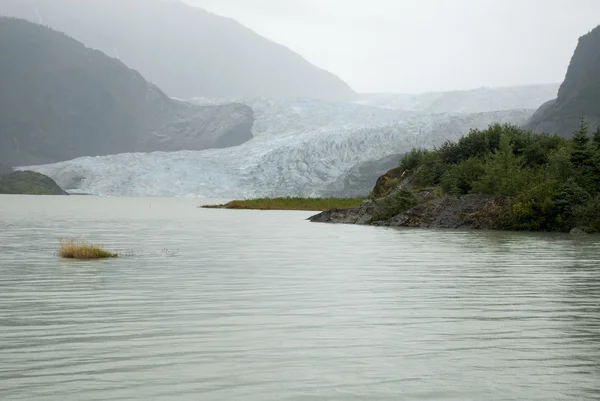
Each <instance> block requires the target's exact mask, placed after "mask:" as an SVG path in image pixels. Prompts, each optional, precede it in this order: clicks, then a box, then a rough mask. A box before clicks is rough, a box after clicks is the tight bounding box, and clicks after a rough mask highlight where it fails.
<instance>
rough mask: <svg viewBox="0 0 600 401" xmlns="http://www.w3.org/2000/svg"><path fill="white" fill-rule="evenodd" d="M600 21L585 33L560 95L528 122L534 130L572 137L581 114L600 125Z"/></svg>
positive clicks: (579, 41)
mask: <svg viewBox="0 0 600 401" xmlns="http://www.w3.org/2000/svg"><path fill="white" fill-rule="evenodd" d="M598 104H600V25H599V26H597V27H596V28H594V29H592V30H591V31H590V32H588V33H587V34H585V35H583V36H581V37H580V38H579V40H578V42H577V47H576V48H575V51H574V53H573V56H572V58H571V61H570V63H569V67H568V69H567V73H566V75H565V79H564V81H563V82H562V84H561V85H560V88H559V90H558V94H557V97H556V98H555V99H553V100H549V101H548V102H546V103H544V104H543V105H541V106H540V107H539V109H538V110H537V111H536V112H535V113H534V115H533V116H532V117H531V119H530V120H529V121H528V122H527V124H526V125H525V127H526V128H528V129H530V130H532V131H533V132H550V133H558V134H559V135H561V136H565V137H568V136H570V135H571V134H572V132H573V131H574V130H575V129H576V128H577V127H578V126H579V124H580V122H581V118H582V117H583V118H584V119H586V120H587V122H588V123H589V124H590V126H591V127H595V126H596V125H600V109H599V108H598Z"/></svg>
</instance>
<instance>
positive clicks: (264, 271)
mask: <svg viewBox="0 0 600 401" xmlns="http://www.w3.org/2000/svg"><path fill="white" fill-rule="evenodd" d="M149 202H151V203H152V208H151V209H150V208H146V207H142V206H143V205H146V204H147V203H149ZM196 203H197V200H181V199H177V200H173V199H152V200H148V199H126V198H104V199H102V198H91V197H71V198H60V197H57V198H48V197H2V196H0V361H1V363H0V399H11V400H20V399H23V400H25V399H26V400H142V399H144V400H148V399H152V400H197V399H202V400H231V399H244V400H308V399H319V400H320V399H327V400H365V399H368V400H397V399H407V400H482V399H485V400H569V399H572V400H597V399H600V362H599V361H600V280H599V277H600V261H599V257H598V255H599V253H598V251H599V250H600V241H599V240H598V238H597V237H593V236H590V237H573V236H568V235H554V234H525V233H505V232H470V231H451V230H401V229H400V230H399V229H388V228H372V227H356V226H336V225H322V224H313V223H307V222H306V221H304V219H305V218H306V217H307V216H309V215H310V214H309V213H302V212H253V211H227V210H206V209H197V208H196V207H195V206H196ZM136 205H141V206H140V207H136ZM61 237H77V238H83V239H88V240H92V241H96V242H100V243H102V244H104V245H105V246H106V247H107V248H109V249H111V250H117V251H121V252H122V251H124V250H127V251H129V253H128V254H127V255H126V257H122V258H119V259H115V260H110V261H100V262H72V261H71V262H64V261H61V260H59V259H58V258H57V257H56V255H55V247H56V243H57V240H58V238H61Z"/></svg>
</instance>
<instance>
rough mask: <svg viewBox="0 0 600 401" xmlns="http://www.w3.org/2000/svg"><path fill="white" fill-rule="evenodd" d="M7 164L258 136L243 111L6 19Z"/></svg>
mask: <svg viewBox="0 0 600 401" xmlns="http://www.w3.org/2000/svg"><path fill="white" fill-rule="evenodd" d="M0 60H1V61H0V160H3V161H4V162H5V163H8V164H10V165H24V164H39V163H51V162H56V161H61V160H68V159H73V158H76V157H79V156H95V155H107V154H112V153H121V152H146V151H154V150H163V151H173V150H183V149H191V150H194V149H195V150H199V149H205V148H209V147H217V148H218V147H226V146H233V145H238V144H240V143H243V142H245V141H247V140H249V139H250V138H252V133H251V128H252V123H253V116H252V110H251V109H250V108H249V107H247V106H243V105H239V104H230V105H222V106H194V105H191V104H188V103H184V102H179V101H176V100H173V99H171V98H169V97H168V96H166V95H165V94H164V93H163V92H162V91H161V90H160V89H159V88H157V87H156V86H155V85H153V84H151V83H149V82H147V81H146V80H145V79H144V78H143V77H142V76H141V75H140V74H139V73H138V72H136V71H134V70H131V69H129V68H128V67H127V66H126V65H124V64H123V63H121V62H120V61H119V60H116V59H114V58H110V57H108V56H106V55H105V54H103V53H102V52H100V51H97V50H93V49H89V48H87V47H85V46H84V45H83V44H81V43H79V42H77V41H76V40H74V39H72V38H69V37H68V36H66V35H65V34H63V33H60V32H57V31H53V30H51V29H49V28H46V27H43V26H41V25H37V24H33V23H29V22H26V21H24V20H19V19H14V18H6V17H0Z"/></svg>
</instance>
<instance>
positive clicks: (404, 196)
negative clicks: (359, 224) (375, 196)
mask: <svg viewBox="0 0 600 401" xmlns="http://www.w3.org/2000/svg"><path fill="white" fill-rule="evenodd" d="M417 203H418V202H417V199H416V198H415V196H414V195H413V194H412V192H410V191H407V190H405V189H399V190H398V191H396V192H394V193H392V194H391V195H389V196H387V197H385V198H383V199H381V200H380V201H378V202H377V209H376V211H375V213H374V214H373V218H372V219H371V222H374V221H381V220H387V219H391V218H392V217H394V216H396V215H398V214H400V213H402V212H405V211H406V210H408V209H410V208H411V207H413V206H415V205H416V204H417Z"/></svg>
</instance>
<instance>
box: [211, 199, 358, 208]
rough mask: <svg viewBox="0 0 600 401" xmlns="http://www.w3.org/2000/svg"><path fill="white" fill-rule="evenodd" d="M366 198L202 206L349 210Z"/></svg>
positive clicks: (235, 202)
mask: <svg viewBox="0 0 600 401" xmlns="http://www.w3.org/2000/svg"><path fill="white" fill-rule="evenodd" d="M363 200H364V198H259V199H246V200H234V201H231V202H229V203H226V204H224V205H206V206H202V207H204V208H209V209H211V208H212V209H254V210H307V211H322V210H328V209H348V208H351V207H358V206H360V204H361V202H362V201H363Z"/></svg>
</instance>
